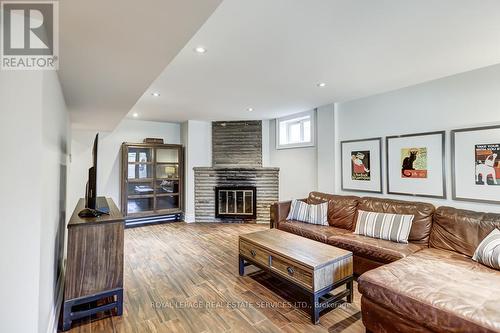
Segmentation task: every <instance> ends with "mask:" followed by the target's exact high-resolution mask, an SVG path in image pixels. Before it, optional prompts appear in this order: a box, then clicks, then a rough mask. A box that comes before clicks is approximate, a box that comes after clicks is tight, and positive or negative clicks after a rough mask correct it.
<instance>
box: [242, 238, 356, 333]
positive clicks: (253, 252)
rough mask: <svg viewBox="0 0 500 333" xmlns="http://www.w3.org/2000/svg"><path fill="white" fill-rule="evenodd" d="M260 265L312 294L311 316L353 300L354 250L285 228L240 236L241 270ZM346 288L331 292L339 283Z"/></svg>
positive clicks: (314, 320)
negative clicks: (333, 293) (325, 242)
mask: <svg viewBox="0 0 500 333" xmlns="http://www.w3.org/2000/svg"><path fill="white" fill-rule="evenodd" d="M248 265H254V266H258V267H260V268H262V269H264V270H267V271H269V272H270V273H272V274H274V275H276V276H278V277H281V278H283V279H285V280H287V281H288V282H291V283H292V284H294V285H296V286H298V287H300V288H301V289H303V290H304V291H305V292H306V293H307V294H308V295H310V297H311V303H312V304H311V305H312V307H311V320H312V322H313V323H314V324H317V323H318V322H319V316H320V312H321V311H322V310H324V309H327V308H328V306H329V305H330V304H332V303H335V302H338V301H340V300H341V299H343V298H344V297H345V298H346V300H347V302H349V303H352V295H353V289H352V288H353V269H352V252H350V251H346V250H343V249H339V248H337V247H334V246H331V245H327V244H324V243H320V242H316V241H313V240H311V239H308V238H305V237H300V236H297V235H294V234H291V233H288V232H285V231H281V230H277V229H269V230H264V231H259V232H254V233H250V234H246V235H241V236H240V237H239V273H240V275H241V276H243V275H244V273H245V266H248ZM342 285H346V289H345V290H343V291H341V292H339V293H337V294H335V295H331V294H330V292H331V291H332V290H334V289H336V288H338V287H339V286H342Z"/></svg>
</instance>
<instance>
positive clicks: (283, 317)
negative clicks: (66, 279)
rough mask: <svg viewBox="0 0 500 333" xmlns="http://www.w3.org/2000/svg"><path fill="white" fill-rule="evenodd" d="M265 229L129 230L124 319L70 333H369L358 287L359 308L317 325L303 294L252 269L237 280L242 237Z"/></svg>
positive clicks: (348, 307) (176, 226) (349, 307)
mask: <svg viewBox="0 0 500 333" xmlns="http://www.w3.org/2000/svg"><path fill="white" fill-rule="evenodd" d="M266 228H267V226H264V225H258V224H220V223H217V224H209V223H193V224H186V223H170V224H163V225H153V226H146V227H141V228H133V229H127V230H125V272H124V279H125V302H124V313H123V316H122V317H109V315H108V316H107V317H106V318H104V319H102V320H99V321H96V320H95V319H94V318H92V319H91V318H85V319H83V320H82V321H80V322H78V323H76V325H75V326H74V327H73V329H72V330H71V331H70V332H71V333H95V332H106V333H111V332H117V333H163V332H165V333H170V332H172V333H177V332H180V333H191V332H196V333H199V332H207V333H209V332H238V333H239V332H256V333H264V332H265V333H267V332H308V333H315V332H343V333H360V332H364V327H363V324H362V322H361V315H360V313H359V311H360V306H359V304H360V295H359V293H358V292H357V289H356V285H355V294H354V303H352V304H343V305H341V306H340V307H338V308H336V309H334V310H331V311H329V312H328V313H326V314H324V315H322V316H321V319H320V324H319V325H312V324H311V320H310V317H309V313H308V308H307V306H308V305H307V304H305V305H304V301H307V297H306V296H305V295H302V294H300V293H299V292H297V291H296V290H295V289H293V288H290V287H289V285H288V284H285V283H283V282H282V281H280V280H279V279H276V278H275V277H272V276H270V275H268V274H267V273H263V272H260V271H259V270H258V269H257V268H254V267H252V266H249V267H247V268H246V269H245V270H246V273H247V274H246V275H245V276H244V277H240V276H239V275H238V265H237V263H238V261H237V258H238V235H240V234H244V233H250V232H254V231H259V230H264V229H266ZM195 305H196V306H195ZM266 305H267V306H266ZM298 305H303V306H305V307H306V308H300V307H299V306H298Z"/></svg>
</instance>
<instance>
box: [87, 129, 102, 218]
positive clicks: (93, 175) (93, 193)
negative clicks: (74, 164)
mask: <svg viewBox="0 0 500 333" xmlns="http://www.w3.org/2000/svg"><path fill="white" fill-rule="evenodd" d="M98 143H99V133H97V134H96V136H95V139H94V147H93V149H92V163H93V165H92V167H91V168H90V169H89V179H88V181H87V191H86V193H85V207H87V208H91V209H96V199H97V146H98Z"/></svg>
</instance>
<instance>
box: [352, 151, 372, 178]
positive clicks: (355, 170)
mask: <svg viewBox="0 0 500 333" xmlns="http://www.w3.org/2000/svg"><path fill="white" fill-rule="evenodd" d="M351 160H352V161H351V175H352V176H351V178H352V180H365V181H369V180H370V179H371V176H370V151H369V150H362V151H352V152H351Z"/></svg>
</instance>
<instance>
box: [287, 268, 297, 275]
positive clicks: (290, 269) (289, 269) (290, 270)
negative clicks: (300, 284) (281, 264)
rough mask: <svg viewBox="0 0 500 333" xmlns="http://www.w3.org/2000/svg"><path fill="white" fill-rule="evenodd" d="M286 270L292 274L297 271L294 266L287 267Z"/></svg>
mask: <svg viewBox="0 0 500 333" xmlns="http://www.w3.org/2000/svg"><path fill="white" fill-rule="evenodd" d="M286 270H287V272H288V274H290V275H293V273H295V270H294V269H293V268H292V267H287V268H286Z"/></svg>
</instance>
